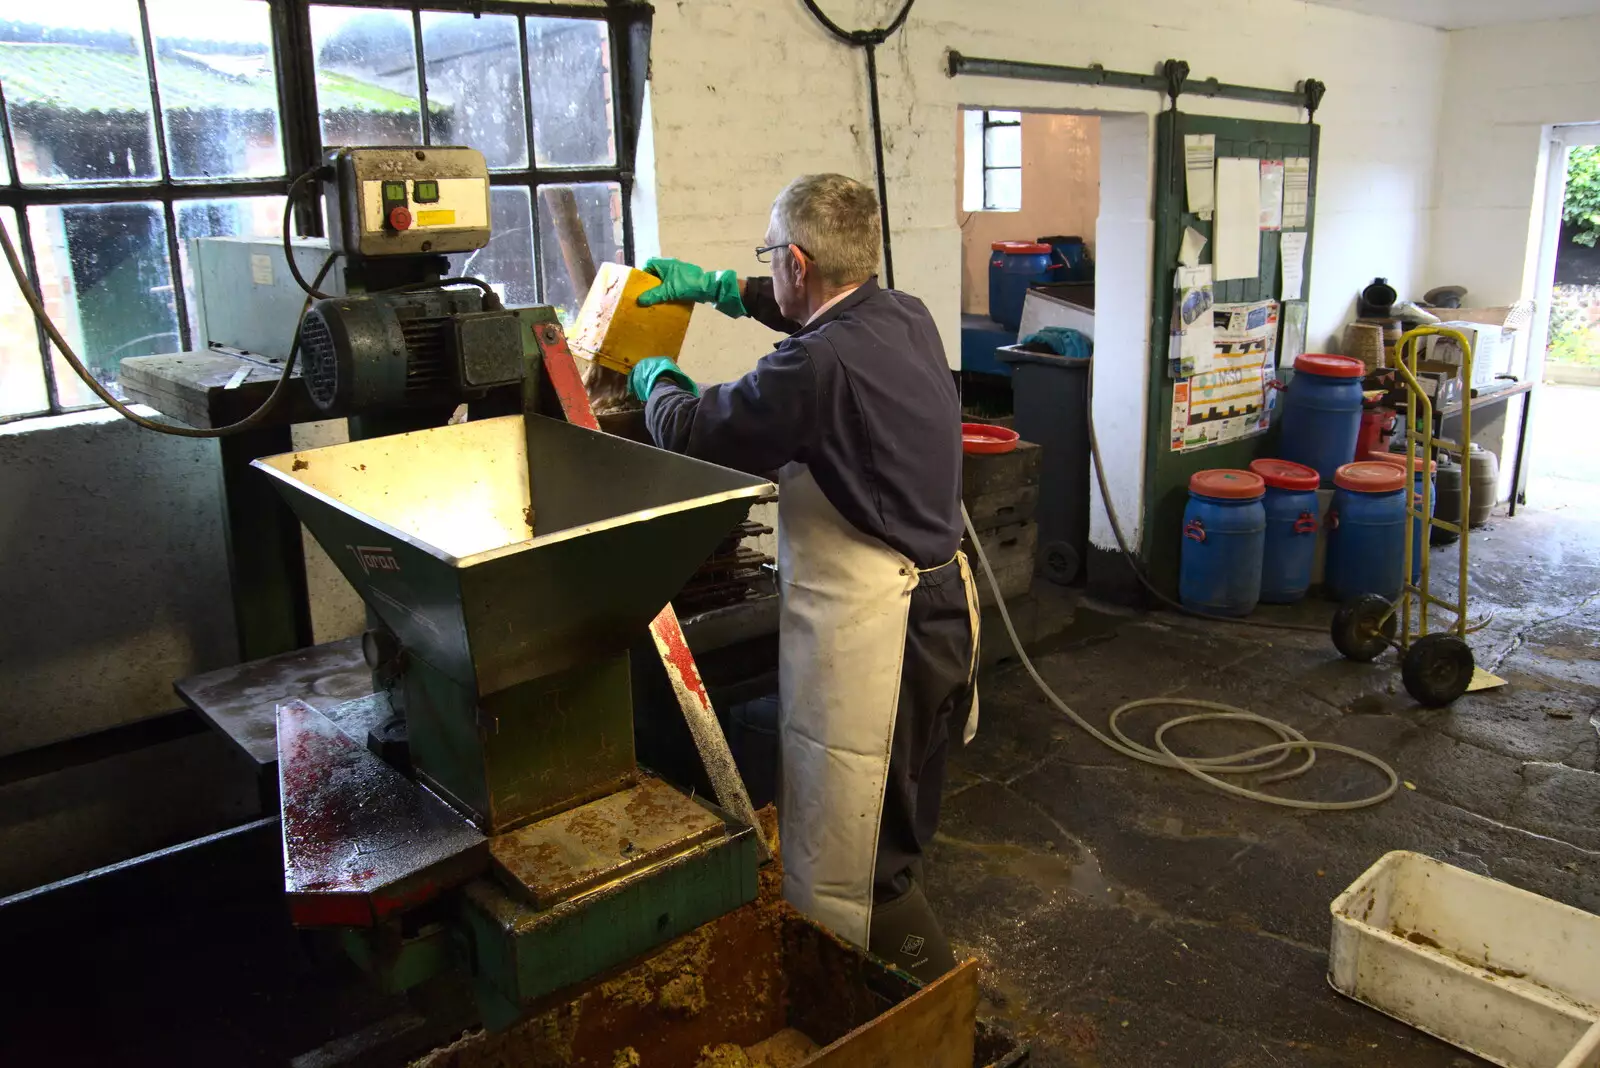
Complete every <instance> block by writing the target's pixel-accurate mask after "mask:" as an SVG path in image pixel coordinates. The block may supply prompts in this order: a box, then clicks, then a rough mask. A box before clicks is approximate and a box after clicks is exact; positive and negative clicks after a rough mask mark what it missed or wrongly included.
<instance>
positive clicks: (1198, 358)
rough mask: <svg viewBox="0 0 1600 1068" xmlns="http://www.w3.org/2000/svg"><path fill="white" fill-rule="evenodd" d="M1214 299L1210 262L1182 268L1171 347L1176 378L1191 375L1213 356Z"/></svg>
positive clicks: (1169, 357)
mask: <svg viewBox="0 0 1600 1068" xmlns="http://www.w3.org/2000/svg"><path fill="white" fill-rule="evenodd" d="M1212 299H1213V298H1212V290H1211V265H1210V264H1202V265H1200V266H1199V267H1179V268H1178V273H1177V276H1176V293H1175V301H1174V303H1173V306H1172V342H1171V345H1170V347H1169V348H1168V349H1167V353H1168V355H1167V363H1168V368H1169V372H1170V373H1171V375H1172V377H1174V378H1188V377H1189V376H1190V375H1192V374H1194V373H1195V372H1196V371H1197V370H1198V369H1199V368H1200V367H1201V366H1202V365H1204V364H1208V363H1209V362H1210V360H1211V358H1212V354H1213V352H1214V344H1213V342H1212V321H1211V320H1212V316H1211V305H1212Z"/></svg>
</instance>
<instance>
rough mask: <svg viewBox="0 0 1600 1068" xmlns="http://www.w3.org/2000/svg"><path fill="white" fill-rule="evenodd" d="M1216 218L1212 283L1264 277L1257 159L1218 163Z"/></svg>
mask: <svg viewBox="0 0 1600 1068" xmlns="http://www.w3.org/2000/svg"><path fill="white" fill-rule="evenodd" d="M1216 211H1217V219H1216V223H1215V225H1213V226H1212V228H1211V232H1212V242H1213V244H1212V250H1211V262H1212V264H1213V265H1214V266H1215V268H1216V270H1215V272H1214V278H1213V281H1217V282H1224V281H1227V280H1228V279H1230V278H1255V277H1258V276H1259V275H1260V274H1261V226H1260V218H1261V165H1260V161H1259V160H1255V159H1237V158H1231V157H1225V158H1223V159H1219V160H1217V192H1216Z"/></svg>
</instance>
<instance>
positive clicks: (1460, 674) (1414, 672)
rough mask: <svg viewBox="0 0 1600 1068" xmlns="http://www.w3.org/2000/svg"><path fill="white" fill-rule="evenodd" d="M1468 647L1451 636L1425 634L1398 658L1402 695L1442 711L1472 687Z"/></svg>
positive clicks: (1470, 651)
mask: <svg viewBox="0 0 1600 1068" xmlns="http://www.w3.org/2000/svg"><path fill="white" fill-rule="evenodd" d="M1473 666H1474V665H1473V661H1472V647H1471V646H1470V645H1468V644H1467V643H1466V642H1464V641H1462V640H1461V639H1460V638H1457V637H1456V636H1455V635H1454V634H1428V635H1425V636H1423V637H1421V638H1418V639H1417V640H1416V641H1414V642H1412V643H1411V648H1409V649H1407V650H1406V653H1405V655H1404V656H1403V657H1401V658H1400V678H1401V680H1402V681H1404V682H1405V684H1406V692H1407V693H1409V694H1410V695H1411V696H1412V697H1414V698H1416V699H1417V703H1418V704H1420V705H1423V706H1425V707H1427V708H1443V707H1444V706H1445V705H1448V704H1450V703H1451V702H1452V701H1454V700H1455V699H1456V698H1457V697H1460V696H1461V695H1462V694H1464V693H1466V692H1467V687H1468V686H1469V685H1471V684H1472V670H1473Z"/></svg>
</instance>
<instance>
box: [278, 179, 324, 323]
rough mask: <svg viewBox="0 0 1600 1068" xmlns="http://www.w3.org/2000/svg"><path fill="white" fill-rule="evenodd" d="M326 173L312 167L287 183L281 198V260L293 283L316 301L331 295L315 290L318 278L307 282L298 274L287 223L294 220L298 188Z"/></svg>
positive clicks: (298, 270) (303, 276)
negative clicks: (285, 190) (285, 264)
mask: <svg viewBox="0 0 1600 1068" xmlns="http://www.w3.org/2000/svg"><path fill="white" fill-rule="evenodd" d="M327 171H328V168H326V167H313V168H311V169H310V170H309V171H306V172H305V173H304V174H302V175H301V176H300V177H298V178H296V179H295V180H294V181H292V182H290V183H289V193H288V195H287V196H285V197H284V198H283V258H284V259H285V260H286V261H288V264H289V273H290V274H292V275H293V276H294V280H295V282H297V283H298V284H299V286H300V288H301V289H303V290H305V291H306V293H307V294H309V295H310V296H311V297H313V298H315V299H317V300H328V299H329V298H331V297H332V296H333V294H332V293H324V292H322V291H321V290H319V289H317V282H320V281H322V279H321V277H320V276H319V277H318V278H317V281H316V282H307V281H306V276H305V275H303V274H301V273H300V265H299V264H298V263H296V262H295V261H294V248H293V246H292V244H291V243H290V240H289V223H290V220H292V219H293V218H294V197H295V193H297V192H298V191H299V189H300V186H301V185H302V184H303V183H305V181H306V180H307V179H310V178H316V177H318V176H324V177H325V176H326V174H327Z"/></svg>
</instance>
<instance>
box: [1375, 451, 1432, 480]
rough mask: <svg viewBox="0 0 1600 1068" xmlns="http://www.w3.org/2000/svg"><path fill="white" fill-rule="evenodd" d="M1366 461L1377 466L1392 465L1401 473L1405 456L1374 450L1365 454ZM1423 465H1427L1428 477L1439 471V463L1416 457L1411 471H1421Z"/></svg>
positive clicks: (1401, 453)
mask: <svg viewBox="0 0 1600 1068" xmlns="http://www.w3.org/2000/svg"><path fill="white" fill-rule="evenodd" d="M1366 459H1368V460H1370V461H1371V462H1373V463H1378V464H1394V465H1395V466H1396V467H1398V468H1400V470H1402V471H1404V470H1405V469H1406V454H1405V453H1403V452H1380V451H1378V450H1374V451H1372V452H1369V453H1367V455H1366ZM1423 465H1427V468H1428V474H1430V475H1432V474H1435V473H1437V472H1438V470H1439V461H1437V460H1427V459H1424V458H1423V457H1421V456H1418V457H1417V459H1416V461H1415V463H1413V464H1412V467H1411V470H1413V471H1421V470H1422V468H1423Z"/></svg>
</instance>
